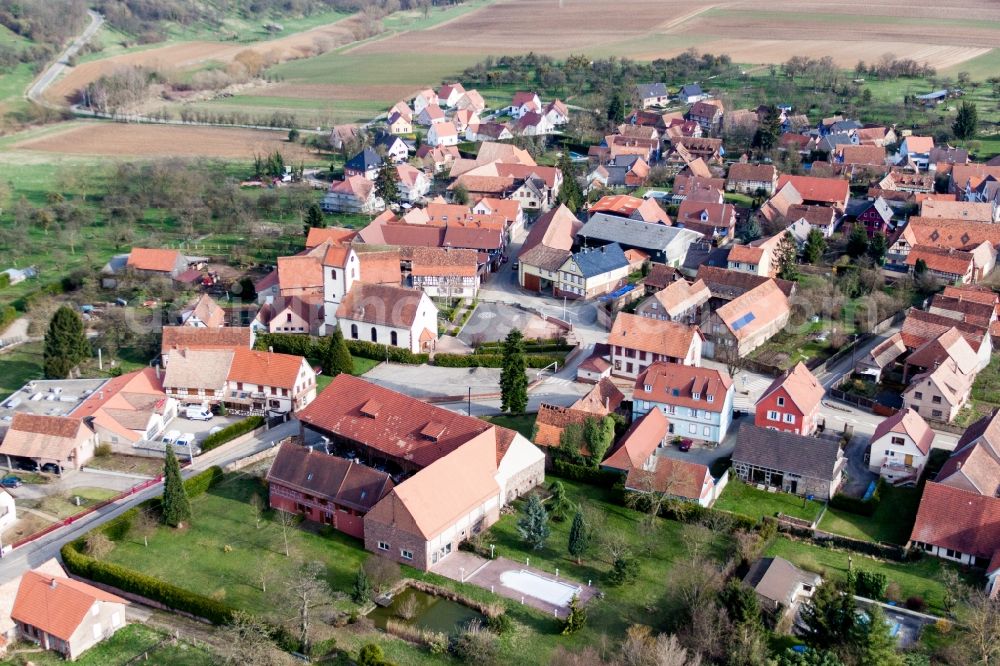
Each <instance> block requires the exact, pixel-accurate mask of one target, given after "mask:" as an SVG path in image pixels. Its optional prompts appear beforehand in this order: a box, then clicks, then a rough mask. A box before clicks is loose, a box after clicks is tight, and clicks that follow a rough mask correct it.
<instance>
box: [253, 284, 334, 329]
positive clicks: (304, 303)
mask: <svg viewBox="0 0 1000 666" xmlns="http://www.w3.org/2000/svg"><path fill="white" fill-rule="evenodd" d="M324 324H325V315H324V307H323V296H322V295H320V294H310V295H307V296H278V297H276V298H274V299H273V300H271V301H269V302H267V303H265V304H264V305H262V306H260V310H258V311H257V316H256V317H255V318H254V320H253V321H252V322H251V324H250V326H251V327H253V328H254V329H255V330H257V331H259V332H265V333H301V334H303V335H322V334H323V332H324V330H325V329H324Z"/></svg>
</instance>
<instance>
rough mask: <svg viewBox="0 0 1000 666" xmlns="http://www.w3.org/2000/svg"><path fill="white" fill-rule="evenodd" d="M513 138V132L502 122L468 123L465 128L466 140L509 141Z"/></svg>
mask: <svg viewBox="0 0 1000 666" xmlns="http://www.w3.org/2000/svg"><path fill="white" fill-rule="evenodd" d="M513 138H514V134H513V133H512V132H511V131H510V128H509V127H507V126H506V125H504V124H503V123H495V122H487V123H483V122H479V123H469V125H468V126H467V127H466V128H465V140H466V141H474V142H479V141H509V140H510V139H513Z"/></svg>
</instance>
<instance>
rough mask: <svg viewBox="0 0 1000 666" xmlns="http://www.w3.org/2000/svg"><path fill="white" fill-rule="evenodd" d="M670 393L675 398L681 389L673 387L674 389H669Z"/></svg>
mask: <svg viewBox="0 0 1000 666" xmlns="http://www.w3.org/2000/svg"><path fill="white" fill-rule="evenodd" d="M670 393H671V395H673V396H674V397H675V398H677V397H679V396H680V394H681V390H680V389H676V388H675V389H674V390H672V391H671V392H670Z"/></svg>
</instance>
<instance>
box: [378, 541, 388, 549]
mask: <svg viewBox="0 0 1000 666" xmlns="http://www.w3.org/2000/svg"><path fill="white" fill-rule="evenodd" d="M378 549H379V550H389V544H387V543H386V542H385V541H379V542H378Z"/></svg>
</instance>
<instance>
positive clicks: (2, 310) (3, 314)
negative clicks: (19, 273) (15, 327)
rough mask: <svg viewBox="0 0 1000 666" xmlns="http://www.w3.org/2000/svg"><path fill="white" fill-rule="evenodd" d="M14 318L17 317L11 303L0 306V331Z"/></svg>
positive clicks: (11, 322)
mask: <svg viewBox="0 0 1000 666" xmlns="http://www.w3.org/2000/svg"><path fill="white" fill-rule="evenodd" d="M4 275H6V273H5V274H4ZM15 319H17V310H15V309H14V306H13V305H4V306H0V331H3V330H4V329H5V328H7V327H8V326H10V325H11V324H13V323H14V320H15Z"/></svg>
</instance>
